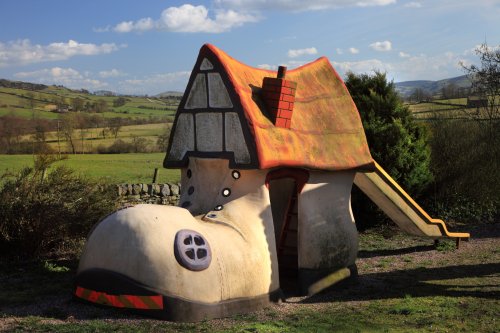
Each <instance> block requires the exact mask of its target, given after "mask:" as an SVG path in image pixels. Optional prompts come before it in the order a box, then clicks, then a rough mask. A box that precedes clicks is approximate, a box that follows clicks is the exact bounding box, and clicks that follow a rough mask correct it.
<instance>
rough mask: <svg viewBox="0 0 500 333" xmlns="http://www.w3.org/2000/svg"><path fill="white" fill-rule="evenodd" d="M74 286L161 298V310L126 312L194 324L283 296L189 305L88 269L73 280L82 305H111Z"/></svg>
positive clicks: (108, 273) (115, 275) (248, 309)
mask: <svg viewBox="0 0 500 333" xmlns="http://www.w3.org/2000/svg"><path fill="white" fill-rule="evenodd" d="M78 287H80V290H81V288H84V289H85V290H87V291H94V292H96V294H99V293H105V294H106V295H112V296H111V297H118V296H119V295H135V296H137V297H143V298H147V297H158V296H161V298H162V304H161V309H138V308H134V307H126V309H127V311H132V312H134V313H138V314H141V315H146V316H149V317H154V318H159V319H164V320H169V321H179V322H197V321H202V320H205V319H212V318H223V317H229V316H233V315H236V314H241V313H246V312H251V311H256V310H258V309H261V308H263V307H266V306H268V305H269V304H271V303H275V302H279V301H280V300H281V299H283V293H282V291H281V289H278V290H275V291H273V292H271V293H269V294H265V295H261V296H256V297H248V298H237V299H231V300H226V301H221V302H218V303H198V302H192V301H188V300H184V299H181V298H178V297H171V296H167V295H158V293H156V292H154V291H151V290H150V289H148V288H147V286H144V285H142V284H141V283H139V282H137V281H135V280H133V279H131V278H129V277H127V276H125V275H123V274H119V273H115V272H112V271H108V270H104V269H90V270H86V271H83V272H81V273H80V274H78V275H77V276H76V278H75V298H77V299H78V300H80V301H83V302H86V303H91V304H97V305H101V306H112V305H111V304H106V302H102V301H96V300H89V299H86V298H85V297H81V296H78V295H77V294H76V290H77V288H78Z"/></svg>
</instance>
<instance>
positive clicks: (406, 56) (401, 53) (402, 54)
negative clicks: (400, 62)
mask: <svg viewBox="0 0 500 333" xmlns="http://www.w3.org/2000/svg"><path fill="white" fill-rule="evenodd" d="M399 56H400V57H401V58H409V57H410V55H409V54H408V53H405V52H403V51H401V52H399Z"/></svg>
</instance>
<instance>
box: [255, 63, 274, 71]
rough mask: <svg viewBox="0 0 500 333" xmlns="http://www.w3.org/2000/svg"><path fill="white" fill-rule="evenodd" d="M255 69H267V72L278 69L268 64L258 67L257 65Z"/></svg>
mask: <svg viewBox="0 0 500 333" xmlns="http://www.w3.org/2000/svg"><path fill="white" fill-rule="evenodd" d="M257 68H260V69H267V70H271V69H273V70H276V69H277V68H278V66H276V65H269V64H260V65H257Z"/></svg>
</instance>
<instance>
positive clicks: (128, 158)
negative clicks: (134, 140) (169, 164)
mask: <svg viewBox="0 0 500 333" xmlns="http://www.w3.org/2000/svg"><path fill="white" fill-rule="evenodd" d="M66 156H67V157H68V158H67V159H66V160H62V161H59V162H57V163H56V164H63V165H66V166H68V167H70V168H72V169H74V170H75V171H76V172H79V173H81V174H83V175H86V176H88V177H91V178H95V179H99V178H104V179H106V180H108V181H110V182H114V183H117V184H118V183H150V182H151V181H152V179H153V174H154V169H155V168H158V169H159V177H158V180H157V182H158V183H165V182H177V181H179V179H180V172H179V170H170V169H164V168H163V166H162V163H163V158H164V157H165V154H164V153H153V154H87V155H66ZM33 161H34V159H33V156H32V155H0V173H1V174H3V173H5V172H11V173H15V172H17V171H18V170H20V169H21V168H23V167H26V166H33Z"/></svg>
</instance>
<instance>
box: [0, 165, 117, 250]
mask: <svg viewBox="0 0 500 333" xmlns="http://www.w3.org/2000/svg"><path fill="white" fill-rule="evenodd" d="M54 160H55V159H54V158H51V157H47V156H41V157H38V158H37V160H36V163H35V166H34V167H33V168H29V167H28V168H25V169H23V170H22V171H21V172H20V173H19V174H18V175H16V176H13V177H12V176H10V177H9V175H6V174H4V175H3V176H2V180H3V185H1V188H0V250H1V251H2V253H3V254H6V253H9V254H13V255H16V256H23V257H33V256H43V255H46V254H49V253H51V252H52V251H57V250H58V249H60V248H61V247H62V246H65V245H66V244H68V243H74V242H75V241H77V240H81V239H82V238H84V237H85V236H86V235H87V233H88V232H89V230H90V229H91V227H92V225H93V224H95V223H96V222H97V221H98V220H99V219H100V218H101V217H102V216H104V215H106V214H108V213H110V212H111V211H113V210H114V209H115V208H116V194H115V193H114V190H113V187H111V186H109V185H103V184H98V183H95V182H93V181H90V180H88V179H86V178H84V177H82V176H79V175H76V174H75V173H74V172H73V171H72V170H70V169H68V168H66V167H63V166H58V167H53V168H52V169H51V170H50V171H45V170H48V167H49V166H50V165H51V163H52V162H53V161H54Z"/></svg>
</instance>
